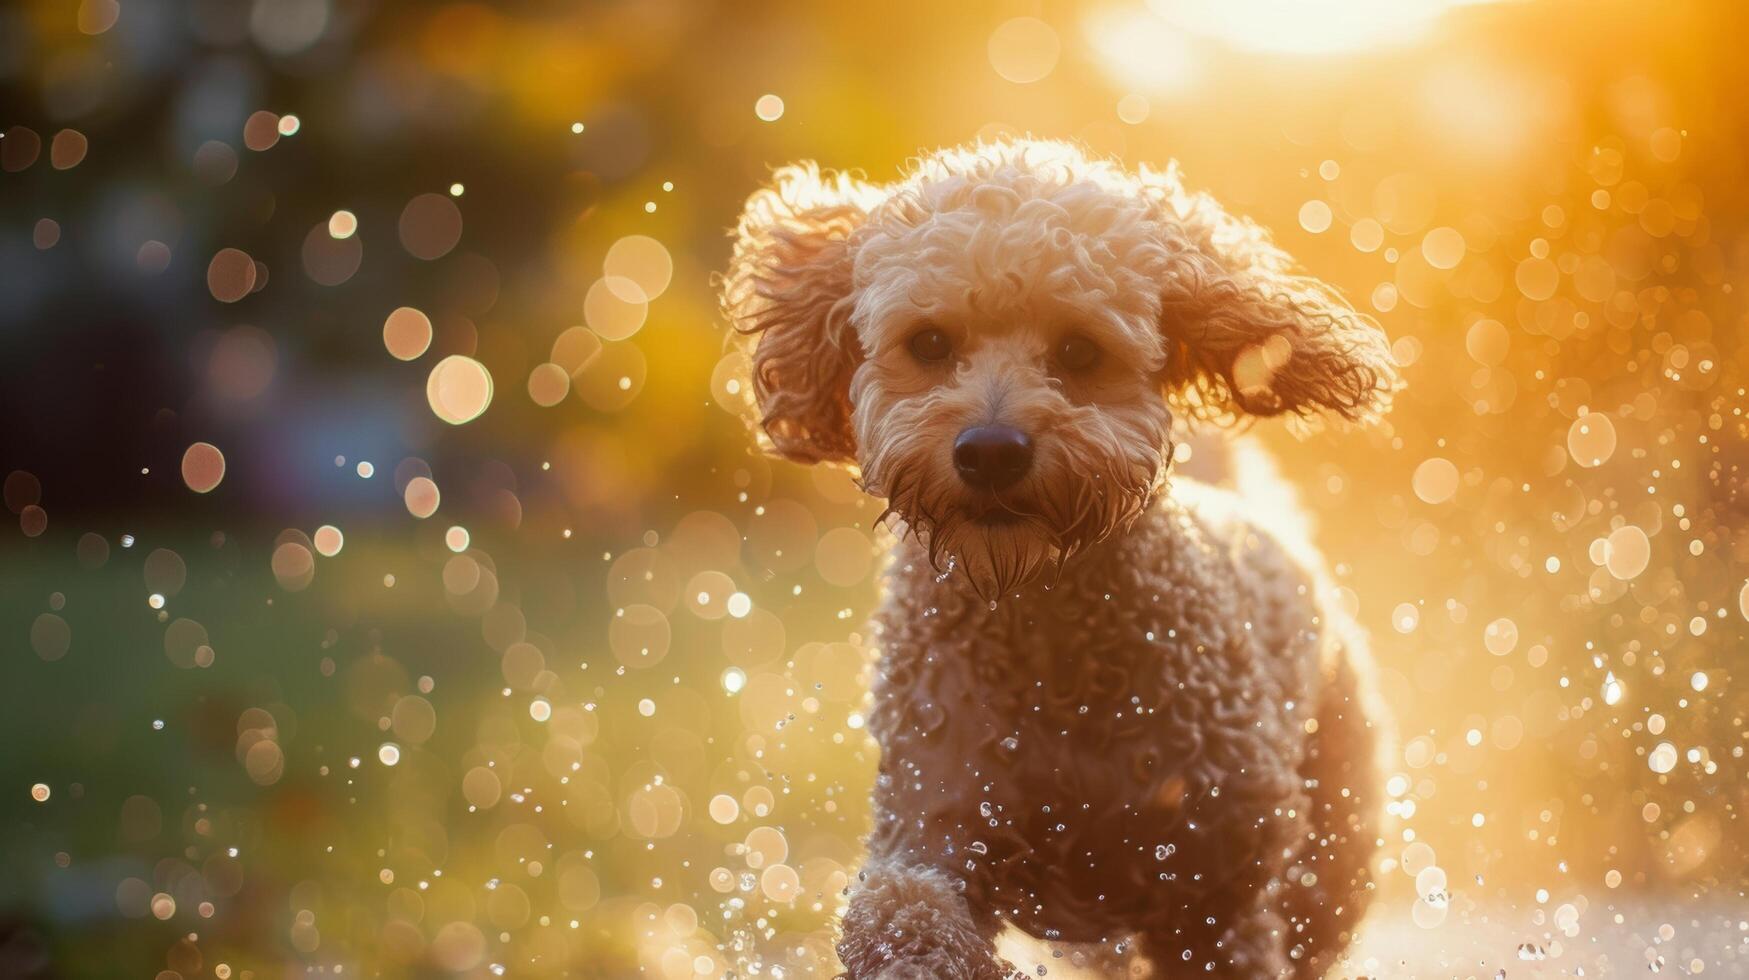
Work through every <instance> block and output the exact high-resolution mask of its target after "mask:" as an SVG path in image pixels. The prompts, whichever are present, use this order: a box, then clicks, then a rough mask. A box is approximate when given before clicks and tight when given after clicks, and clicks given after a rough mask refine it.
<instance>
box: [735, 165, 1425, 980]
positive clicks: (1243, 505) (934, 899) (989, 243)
mask: <svg viewBox="0 0 1749 980" xmlns="http://www.w3.org/2000/svg"><path fill="white" fill-rule="evenodd" d="M732 235H733V240H734V245H733V253H732V257H731V259H730V263H729V268H728V271H727V272H726V274H724V275H723V276H721V277H720V278H719V281H718V285H719V287H720V289H721V302H722V309H723V312H724V314H725V316H726V317H727V319H728V320H729V321H730V323H731V324H732V325H733V326H734V328H735V330H736V332H737V335H738V336H740V337H742V338H744V343H745V344H746V346H747V349H748V353H749V356H750V362H751V369H752V385H753V392H754V398H755V401H756V403H757V407H758V429H759V430H761V431H762V440H763V442H764V444H765V445H766V448H767V449H768V450H769V451H771V452H773V453H775V454H776V455H778V456H781V457H783V458H786V459H789V460H794V461H796V462H800V463H838V464H846V465H850V466H853V467H855V468H856V470H857V471H858V472H859V474H860V481H861V485H862V487H863V488H864V489H865V490H866V491H867V492H868V493H870V494H871V495H873V496H875V497H877V498H884V499H885V500H886V502H887V505H888V508H887V512H886V513H885V514H883V515H882V517H883V519H885V518H887V517H888V516H889V515H890V516H891V518H892V527H893V529H894V531H895V532H896V534H895V544H894V548H893V553H892V555H891V562H890V565H889V567H888V569H887V571H886V579H885V595H884V600H883V602H882V605H881V606H880V609H879V612H878V613H877V615H876V621H875V624H874V629H873V635H874V636H875V637H876V638H877V641H878V645H879V647H880V649H881V656H880V660H879V661H878V664H877V666H876V669H875V677H874V680H873V683H872V704H871V706H870V709H869V713H868V728H869V731H870V732H871V733H872V734H873V735H874V737H875V738H876V739H877V740H878V742H879V744H880V746H881V750H882V758H881V765H880V770H879V775H878V778H877V781H876V786H875V788H874V811H875V818H874V826H873V829H872V831H871V833H870V836H869V839H868V855H867V860H866V863H865V865H864V866H863V868H862V869H861V871H860V872H859V874H858V876H857V878H856V880H855V881H854V883H853V884H852V886H851V888H850V889H849V891H848V900H847V905H846V907H845V910H844V912H843V915H842V921H841V934H840V939H839V942H838V947H837V950H838V955H839V959H840V960H841V961H842V963H843V966H844V971H845V973H844V975H845V976H848V977H850V978H853V980H861V978H871V977H879V978H883V980H895V978H911V977H920V978H921V977H928V978H947V980H955V978H968V980H983V978H996V977H1008V976H1014V975H1017V974H1016V972H1015V969H1014V967H1012V966H1011V965H1010V964H1009V963H1007V962H1006V961H1004V960H1002V959H1001V958H999V957H998V956H997V954H996V952H995V946H994V940H995V937H996V935H997V933H998V932H999V931H1001V930H1002V929H1003V928H1004V926H1013V927H1015V928H1018V929H1019V930H1021V931H1023V932H1025V933H1028V934H1030V935H1032V936H1034V937H1037V938H1041V939H1044V940H1047V941H1049V942H1052V943H1063V944H1091V945H1095V946H1098V945H1103V947H1104V948H1106V949H1108V950H1124V949H1131V950H1137V951H1139V952H1140V954H1142V956H1144V957H1145V958H1146V959H1147V960H1148V961H1149V962H1151V963H1152V966H1153V975H1155V976H1161V975H1168V976H1170V975H1179V974H1189V973H1195V974H1213V975H1218V976H1231V977H1302V978H1303V977H1314V976H1318V975H1320V974H1321V971H1323V970H1324V969H1326V968H1328V966H1329V964H1330V963H1331V962H1332V960H1333V959H1334V958H1335V957H1337V956H1338V955H1339V954H1340V952H1341V950H1342V948H1343V947H1344V945H1345V944H1346V943H1347V942H1348V941H1349V939H1350V937H1351V934H1352V929H1353V926H1354V925H1355V923H1356V922H1357V921H1358V919H1359V918H1360V916H1361V915H1362V913H1363V912H1364V910H1365V908H1366V905H1367V901H1368V897H1369V893H1370V891H1371V889H1372V886H1371V883H1370V865H1371V858H1372V856H1373V854H1374V852H1375V850H1376V848H1377V847H1378V846H1379V844H1380V843H1381V842H1380V840H1379V839H1378V834H1379V827H1378V821H1379V819H1380V811H1381V809H1382V800H1383V794H1382V791H1381V788H1380V786H1379V771H1380V759H1379V755H1378V753H1379V751H1380V746H1381V745H1382V744H1383V739H1384V735H1383V732H1382V729H1383V722H1382V717H1383V716H1382V711H1381V709H1380V708H1379V706H1378V703H1377V698H1376V695H1375V693H1374V691H1373V685H1372V679H1371V670H1370V668H1369V666H1368V659H1367V653H1366V650H1365V648H1364V645H1363V643H1362V642H1361V637H1360V635H1359V633H1358V632H1357V630H1356V628H1355V627H1354V625H1353V623H1352V622H1351V621H1350V620H1349V618H1348V617H1347V616H1346V615H1345V614H1344V613H1343V612H1342V611H1341V610H1339V609H1338V608H1336V607H1335V606H1334V605H1333V604H1332V603H1331V602H1329V601H1328V600H1329V598H1330V593H1331V589H1329V588H1328V587H1327V584H1326V579H1325V577H1324V573H1323V571H1322V567H1321V563H1320V561H1319V559H1318V558H1317V557H1316V554H1315V552H1313V551H1311V549H1310V547H1309V545H1307V544H1306V543H1305V542H1304V540H1303V539H1302V538H1301V536H1300V532H1299V531H1296V530H1295V527H1294V525H1295V524H1297V523H1298V522H1297V521H1296V520H1295V519H1294V517H1295V515H1293V514H1291V513H1289V514H1285V515H1284V513H1283V508H1282V507H1281V506H1279V505H1277V506H1261V505H1259V504H1258V503H1257V502H1256V500H1255V499H1254V498H1251V497H1247V496H1246V495H1245V494H1243V493H1238V492H1235V491H1233V490H1231V489H1222V488H1217V487H1214V486H1209V485H1204V484H1201V483H1199V482H1197V481H1192V480H1188V479H1178V478H1176V477H1175V478H1174V479H1173V480H1171V481H1170V483H1169V482H1168V481H1167V479H1166V473H1167V470H1168V468H1169V466H1170V464H1171V463H1172V461H1173V458H1174V454H1175V450H1174V437H1173V432H1174V419H1175V417H1177V418H1179V419H1181V420H1182V419H1194V420H1202V421H1214V422H1218V421H1235V420H1239V419H1244V418H1250V417H1262V416H1277V415H1283V416H1290V417H1299V418H1308V417H1311V416H1314V415H1317V414H1322V415H1326V416H1334V417H1338V418H1341V419H1346V420H1349V421H1353V422H1364V421H1368V420H1371V419H1373V418H1375V417H1376V416H1378V415H1379V414H1381V413H1382V412H1384V411H1385V410H1386V409H1387V408H1388V406H1389V403H1390V400H1391V398H1392V395H1393V394H1394V392H1395V391H1396V390H1397V388H1398V386H1399V381H1398V378H1397V373H1396V370H1395V366H1394V363H1393V360H1392V357H1391V353H1390V349H1389V346H1388V344H1387V342H1386V339H1385V336H1384V334H1383V332H1382V330H1381V329H1380V328H1379V326H1378V324H1377V323H1376V322H1375V321H1374V320H1372V319H1371V318H1369V317H1368V316H1366V315H1364V314H1362V313H1360V312H1357V311H1356V310H1355V309H1354V308H1353V306H1351V305H1350V304H1349V303H1348V302H1347V301H1346V300H1345V299H1344V298H1343V297H1342V296H1341V294H1340V293H1339V292H1338V291H1337V290H1335V289H1334V288H1332V287H1331V286H1329V285H1327V284H1325V283H1323V282H1321V281H1319V280H1317V279H1315V278H1312V277H1309V276H1307V275H1304V274H1301V273H1299V272H1297V271H1296V270H1295V266H1294V263H1293V261H1292V260H1291V259H1290V258H1289V257H1288V256H1287V255H1286V254H1285V253H1284V252H1283V251H1282V250H1281V249H1279V248H1278V247H1276V246H1275V245H1274V244H1272V243H1271V240H1270V238H1269V237H1268V235H1267V234H1266V233H1265V232H1264V231H1263V230H1262V229H1260V228H1259V227H1258V226H1256V225H1255V224H1253V223H1252V222H1250V221H1248V220H1246V219H1243V218H1240V217H1235V216H1233V215H1230V214H1228V213H1227V212H1226V211H1225V210H1223V209H1222V208H1221V206H1220V205H1219V204H1218V203H1217V202H1216V201H1215V199H1214V198H1213V197H1211V196H1209V195H1207V194H1204V193H1193V192H1190V191H1187V190H1186V189H1185V187H1184V186H1183V184H1182V181H1181V180H1180V178H1179V175H1178V173H1177V170H1176V167H1175V166H1174V167H1171V168H1168V169H1167V170H1165V171H1158V170H1154V169H1150V168H1145V167H1144V168H1142V169H1140V170H1139V171H1131V170H1128V169H1125V168H1124V167H1122V166H1121V165H1120V164H1118V163H1116V162H1113V161H1109V160H1104V159H1098V158H1095V157H1092V156H1090V155H1089V154H1086V153H1084V152H1083V151H1081V150H1079V149H1078V148H1076V147H1074V146H1072V145H1069V144H1065V143H1060V142H1052V141H1040V140H1010V141H1002V142H996V143H980V144H977V145H974V146H967V147H961V148H954V149H946V150H942V151H939V152H936V153H934V154H931V155H928V156H925V157H922V158H921V159H919V160H916V161H914V163H913V164H912V165H911V167H910V168H909V169H908V171H907V173H906V174H905V175H903V176H902V177H901V178H900V179H898V180H896V181H895V182H892V183H885V184H879V183H873V182H870V181H867V180H866V179H863V178H861V177H859V176H856V175H853V174H845V173H831V172H826V171H822V170H821V169H819V168H818V167H817V166H816V165H814V164H811V163H804V164H800V165H793V166H788V167H784V168H781V169H779V170H777V171H776V172H775V174H774V176H773V179H772V181H771V183H770V184H769V185H768V186H765V187H763V188H762V189H760V190H758V191H756V192H755V193H753V194H752V195H751V197H750V198H749V199H748V201H747V204H746V207H745V210H744V212H743V213H742V215H741V217H740V220H739V223H738V224H737V226H736V228H735V230H734V231H733V233H732ZM1284 528H1285V529H1284Z"/></svg>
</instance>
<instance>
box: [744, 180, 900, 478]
mask: <svg viewBox="0 0 1749 980" xmlns="http://www.w3.org/2000/svg"><path fill="white" fill-rule="evenodd" d="M880 197H881V193H880V190H879V188H877V187H875V186H874V185H872V184H869V183H866V182H864V181H860V180H857V179H855V178H853V177H851V176H849V175H847V174H842V173H826V174H822V173H821V172H820V168H819V167H818V166H816V165H815V164H813V163H802V164H796V165H793V166H788V167H784V168H782V169H780V170H778V171H777V172H776V173H775V174H773V175H772V181H771V184H770V185H769V186H766V187H763V188H761V189H760V190H758V191H756V192H754V194H753V196H752V197H750V198H748V199H747V207H746V209H745V210H743V211H742V212H741V220H740V222H739V223H738V224H737V225H736V227H735V233H734V234H735V250H734V255H733V257H732V258H731V259H730V260H729V271H728V274H727V275H725V276H724V277H723V281H722V297H721V302H722V310H723V314H724V316H726V317H728V320H729V323H730V324H731V325H732V326H733V327H734V328H735V329H736V330H737V331H740V332H741V333H742V334H744V335H746V336H747V337H748V338H749V339H750V344H751V347H752V360H753V393H754V397H755V398H756V400H757V402H758V405H759V413H760V425H761V426H762V427H763V428H764V430H765V434H766V436H767V437H768V438H769V439H770V441H771V446H770V448H771V449H772V450H773V451H774V452H776V453H778V454H779V455H781V456H783V457H785V458H787V459H791V460H795V461H796V462H800V463H819V462H849V461H852V460H854V459H855V458H856V437H855V435H854V433H853V432H852V430H851V424H850V376H851V374H852V373H853V372H854V371H855V370H856V366H857V364H859V363H860V362H861V361H862V357H863V352H862V347H861V344H860V342H859V341H858V340H857V337H856V331H855V329H854V328H853V327H852V326H851V323H850V311H851V305H852V296H851V292H852V289H851V286H852V283H851V271H852V266H853V261H852V259H853V256H852V252H851V247H850V244H851V243H850V240H851V236H852V233H854V232H855V231H856V229H857V228H858V227H860V226H861V225H862V223H863V222H864V221H865V220H866V219H867V218H868V213H869V210H870V209H871V208H873V207H874V206H875V205H876V204H877V203H878V202H879V200H880Z"/></svg>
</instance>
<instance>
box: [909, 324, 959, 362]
mask: <svg viewBox="0 0 1749 980" xmlns="http://www.w3.org/2000/svg"><path fill="white" fill-rule="evenodd" d="M909 346H910V348H911V353H912V354H915V355H916V356H917V359H918V360H920V361H939V360H941V359H942V358H944V357H946V356H947V355H949V354H951V353H953V341H951V340H949V339H948V336H947V332H946V331H944V330H942V329H941V328H940V327H924V328H923V329H922V330H919V331H917V332H916V333H914V334H912V335H911V340H910V342H909Z"/></svg>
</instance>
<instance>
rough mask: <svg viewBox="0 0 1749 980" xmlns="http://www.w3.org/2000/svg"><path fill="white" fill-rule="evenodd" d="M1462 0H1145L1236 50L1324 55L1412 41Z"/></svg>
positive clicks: (1170, 17) (1175, 21)
mask: <svg viewBox="0 0 1749 980" xmlns="http://www.w3.org/2000/svg"><path fill="white" fill-rule="evenodd" d="M1461 2H1465V0H1456V2H1454V0H1150V2H1149V6H1150V7H1152V8H1153V9H1154V10H1155V11H1156V12H1157V13H1159V14H1160V16H1161V17H1163V18H1165V19H1166V20H1167V21H1168V22H1170V23H1172V24H1173V25H1175V26H1177V27H1179V28H1181V29H1183V30H1187V31H1191V32H1193V33H1195V34H1199V35H1201V36H1203V37H1207V38H1212V39H1215V40H1219V41H1223V42H1226V43H1227V44H1230V45H1232V46H1234V47H1237V48H1243V49H1250V50H1256V51H1270V52H1277V53H1287V54H1329V53H1337V52H1343V51H1356V50H1359V49H1362V48H1369V47H1375V46H1378V45H1385V44H1401V43H1405V42H1408V41H1413V40H1415V39H1417V38H1419V37H1421V36H1423V35H1425V34H1426V33H1427V31H1428V30H1429V29H1430V28H1431V27H1432V26H1433V24H1434V22H1435V21H1436V20H1437V19H1438V18H1439V16H1440V14H1442V13H1444V12H1445V10H1446V9H1447V8H1449V7H1452V6H1455V5H1457V3H1461Z"/></svg>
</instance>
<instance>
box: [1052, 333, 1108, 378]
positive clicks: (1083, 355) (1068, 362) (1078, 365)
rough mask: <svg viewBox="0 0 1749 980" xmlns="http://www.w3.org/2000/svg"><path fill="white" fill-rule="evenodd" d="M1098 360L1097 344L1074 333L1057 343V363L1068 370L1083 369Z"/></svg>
mask: <svg viewBox="0 0 1749 980" xmlns="http://www.w3.org/2000/svg"><path fill="white" fill-rule="evenodd" d="M1098 360H1099V345H1098V344H1095V343H1094V342H1093V341H1091V340H1088V339H1087V338H1086V337H1083V336H1081V335H1080V334H1074V335H1072V336H1070V337H1067V338H1065V339H1064V340H1063V342H1062V343H1060V344H1058V345H1057V363H1058V364H1061V365H1062V366H1063V367H1065V368H1067V369H1069V370H1070V371H1085V370H1086V369H1088V368H1090V367H1092V366H1093V364H1094V362H1096V361H1098Z"/></svg>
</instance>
